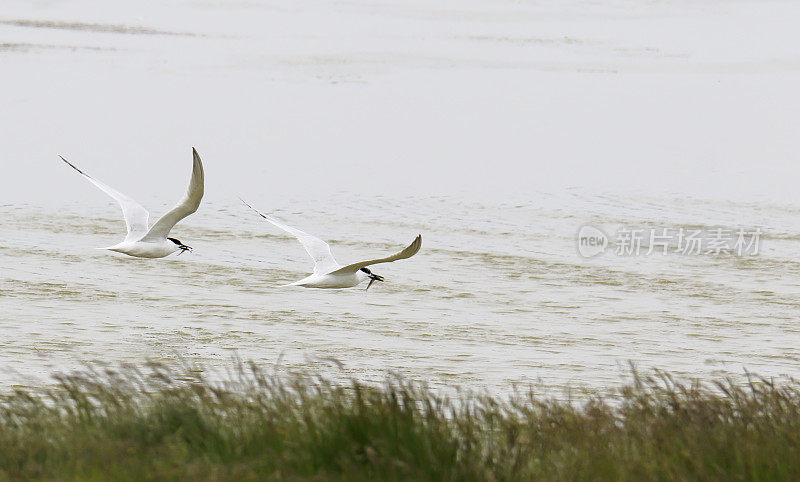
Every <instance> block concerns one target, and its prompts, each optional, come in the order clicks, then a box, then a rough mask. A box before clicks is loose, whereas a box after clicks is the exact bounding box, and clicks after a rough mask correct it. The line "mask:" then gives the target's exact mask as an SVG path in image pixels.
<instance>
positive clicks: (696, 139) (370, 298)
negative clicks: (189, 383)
mask: <svg viewBox="0 0 800 482" xmlns="http://www.w3.org/2000/svg"><path fill="white" fill-rule="evenodd" d="M759 5H760V4H757V3H755V2H753V3H750V2H673V3H669V4H654V3H651V2H644V1H641V2H639V1H631V2H623V1H619V2H610V3H604V4H598V3H594V2H568V3H564V2H552V3H548V2H489V1H477V0H475V1H470V2H458V3H446V2H441V3H436V2H434V3H426V2H421V1H419V2H388V1H386V2H364V3H360V2H323V1H316V2H311V1H307V2H292V3H286V2H277V1H264V2H220V3H215V2H200V1H189V0H187V1H177V0H175V1H170V2H139V3H137V5H135V6H131V5H127V6H124V7H123V6H119V5H117V6H113V5H108V4H106V3H95V2H91V1H88V0H84V1H77V0H76V1H60V2H38V3H37V2H33V3H31V2H27V1H21V0H20V1H9V2H5V3H4V4H3V5H2V6H0V74H2V76H0V79H1V80H0V82H1V83H2V84H0V85H2V87H3V92H4V95H3V96H2V97H1V98H0V107H2V112H3V114H2V116H0V132H2V137H1V139H2V145H0V167H2V171H3V172H2V178H0V220H2V221H1V222H0V241H1V242H0V337H1V338H0V342H1V343H2V346H3V349H2V352H0V353H2V354H1V355H0V367H3V373H4V375H2V376H0V384H3V385H7V384H12V383H28V382H29V380H30V377H32V376H37V377H42V376H46V375H47V374H48V373H50V372H52V371H53V370H64V369H68V368H70V367H73V366H75V365H76V364H77V363H79V362H80V361H81V360H94V359H99V360H103V361H107V362H117V361H141V360H142V359H143V358H144V357H154V358H174V357H184V358H189V359H196V360H198V361H202V362H205V363H208V364H210V365H212V366H213V365H215V364H217V363H222V362H225V361H227V360H228V359H229V358H230V357H231V356H232V355H234V354H238V356H240V357H242V358H245V359H254V360H257V361H264V362H274V361H276V360H277V359H278V358H279V357H281V356H282V357H283V358H282V360H283V363H285V364H286V365H288V366H292V367H311V368H315V367H320V366H328V365H329V363H328V362H326V361H324V360H325V359H326V358H335V359H338V360H340V361H341V362H342V363H343V364H344V366H345V370H346V372H347V373H349V374H352V375H355V376H357V377H359V378H362V379H365V380H370V381H374V380H379V379H381V378H382V377H383V376H384V374H385V373H386V372H387V371H396V372H400V373H402V374H404V375H407V376H409V377H411V378H414V379H424V380H429V381H432V382H434V383H443V382H444V383H449V384H458V385H466V386H469V387H475V388H479V387H488V388H490V389H492V390H507V389H508V388H509V387H510V385H511V384H512V383H515V382H528V381H535V380H538V379H542V380H544V381H545V382H546V383H548V384H553V385H556V386H562V385H565V384H572V385H585V386H590V387H596V386H604V385H606V384H608V383H609V382H613V381H616V380H617V379H618V378H619V376H620V374H621V373H622V372H624V370H625V364H626V363H627V361H629V360H631V361H635V362H637V363H639V364H640V365H641V366H643V367H659V368H662V369H666V370H670V371H674V372H678V373H683V374H690V375H696V376H703V377H705V376H710V375H718V374H741V373H742V371H743V369H744V368H746V369H749V370H751V371H755V372H757V373H761V374H763V375H789V376H798V375H800V369H798V365H797V361H798V356H800V348H798V346H800V326H799V325H798V322H797V320H798V316H797V315H798V313H800V304H799V303H800V302H798V301H797V296H796V294H797V293H798V279H800V263H798V261H797V259H798V257H797V254H796V253H797V252H798V247H800V208H798V207H797V206H800V194H798V193H797V191H796V189H795V184H796V179H798V177H799V176H798V175H800V168H798V163H797V161H798V152H800V149H798V147H800V146H798V142H797V140H796V136H795V132H794V131H795V130H796V128H795V122H794V120H795V117H796V113H797V112H800V98H798V95H797V89H796V86H797V85H800V84H798V81H799V80H800V75H799V74H798V70H799V69H800V54H798V52H797V49H796V45H799V44H800V43H798V42H797V40H800V39H798V37H800V34H798V33H797V32H796V29H795V28H794V26H793V24H792V22H791V21H790V19H791V18H797V17H796V15H797V13H798V10H800V7H798V6H796V5H795V4H793V3H791V2H773V3H771V4H770V6H771V9H769V10H765V9H760V7H759ZM742 29H746V30H747V31H748V32H750V33H751V35H749V36H748V37H747V39H748V40H746V41H745V40H743V38H740V35H739V34H738V33H737V32H741V31H742ZM192 145H194V146H196V147H197V148H198V150H199V152H200V154H201V155H202V156H203V159H204V162H205V165H206V174H207V195H206V199H205V201H204V204H203V206H202V207H201V210H200V211H199V212H198V213H197V214H196V215H194V216H192V217H190V218H188V219H187V220H185V221H184V222H183V223H181V224H179V225H178V226H177V227H176V229H175V231H174V232H173V234H174V235H175V236H176V237H178V238H180V239H181V240H182V241H184V242H186V243H187V244H189V245H191V246H193V247H194V248H195V252H194V254H191V255H183V256H181V257H177V258H176V257H170V258H167V259H163V260H136V259H133V258H128V257H125V256H122V255H116V254H115V253H109V252H104V251H98V250H95V249H93V248H95V247H100V246H108V245H111V244H114V243H115V242H117V241H118V240H119V239H120V238H121V233H122V230H123V229H124V224H123V223H122V220H121V218H120V216H119V214H118V211H117V208H116V206H115V205H114V204H113V203H112V202H111V201H110V199H108V198H107V197H105V195H104V194H103V193H102V192H100V191H98V190H97V189H96V188H95V187H93V186H92V185H90V184H89V183H87V182H86V181H85V180H83V179H81V178H80V176H78V175H77V174H75V173H74V172H73V171H72V170H71V169H69V168H68V167H66V166H64V165H63V164H62V163H61V162H60V161H59V160H58V157H57V155H58V154H64V155H65V156H67V157H69V158H70V159H72V160H73V161H74V162H75V163H77V164H78V165H79V166H80V167H82V168H84V169H85V170H86V171H87V172H89V173H90V174H92V175H94V176H95V177H97V178H99V179H101V180H103V181H105V182H107V183H109V184H111V185H112V186H115V187H116V188H118V189H120V190H121V191H123V192H125V193H127V194H129V195H131V196H133V197H135V198H137V199H138V200H139V201H140V202H141V203H142V204H143V205H145V206H146V207H148V208H149V209H150V210H151V213H152V216H158V215H160V214H161V213H163V212H164V210H165V209H167V208H168V207H169V205H170V204H171V203H172V202H173V201H174V200H176V199H177V197H178V196H179V195H180V192H181V190H182V189H183V188H184V186H185V183H186V182H187V179H188V174H189V166H190V159H191V155H190V153H191V150H190V147H191V146H192ZM153 170H156V171H157V172H158V173H159V174H158V176H156V177H153V176H152V175H151V171H153ZM237 195H242V196H244V197H246V198H247V199H248V200H250V201H251V202H253V203H254V204H255V205H257V206H258V207H259V208H261V209H263V210H267V211H270V212H273V213H274V214H275V215H277V216H279V217H281V218H282V219H283V220H285V221H286V222H287V223H289V224H292V225H295V226H297V227H299V228H301V229H305V230H307V231H309V232H312V233H314V234H317V235H319V236H320V237H322V238H324V239H326V240H329V241H331V244H332V246H333V250H334V254H336V256H337V258H338V259H339V261H341V262H347V261H353V260H357V259H360V258H361V257H362V256H372V255H380V254H383V253H387V252H393V251H394V250H395V249H397V248H399V247H401V246H403V245H405V244H407V243H408V242H410V241H411V240H412V239H413V237H414V236H415V235H416V234H417V233H422V234H423V238H424V243H423V250H422V251H421V252H420V254H419V255H417V256H415V257H414V258H412V259H409V260H405V261H401V262H397V263H392V264H388V265H382V266H376V267H375V270H374V271H375V272H377V273H379V274H382V275H384V276H386V278H387V280H388V282H387V283H384V284H378V285H374V286H373V288H372V289H370V291H369V292H366V293H365V292H364V291H363V289H351V290H337V291H315V290H303V289H291V288H281V287H279V286H278V285H281V284H284V283H286V282H290V281H293V280H296V279H299V278H300V277H303V276H305V275H306V274H307V273H308V271H309V270H310V268H311V263H310V260H308V259H307V257H306V254H305V252H304V251H303V250H302V248H301V247H300V245H299V244H298V243H297V242H296V241H295V240H294V239H292V238H288V237H286V236H284V234H283V233H282V232H280V231H278V230H277V229H276V228H274V227H272V226H270V225H268V224H267V223H264V222H262V221H261V220H259V219H258V218H257V217H256V216H254V215H253V214H252V213H251V212H249V211H247V210H246V208H244V207H243V206H241V205H240V204H239V203H238V201H237V200H236V197H237ZM584 224H593V225H597V226H601V227H603V228H604V229H606V230H607V231H608V232H613V231H614V230H615V229H616V228H617V227H620V226H628V227H653V228H662V227H668V228H678V227H687V228H705V229H713V228H715V227H718V226H725V227H731V228H738V227H746V228H756V227H758V228H760V229H762V230H763V232H764V234H763V236H762V239H761V252H760V253H759V254H758V255H757V256H755V257H745V258H739V257H734V256H713V255H700V256H694V255H692V256H681V255H674V254H673V255H668V256H657V255H656V256H649V257H646V256H638V257H618V256H615V255H614V254H612V253H607V254H606V255H603V256H602V257H600V258H595V259H584V258H582V257H581V256H579V255H578V253H577V250H576V247H575V235H576V233H577V231H578V229H579V228H580V227H581V226H582V225H584Z"/></svg>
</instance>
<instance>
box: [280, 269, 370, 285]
mask: <svg viewBox="0 0 800 482" xmlns="http://www.w3.org/2000/svg"><path fill="white" fill-rule="evenodd" d="M368 279H370V277H369V275H368V274H367V273H364V272H363V271H356V272H355V273H339V274H333V273H325V274H312V275H310V276H306V277H305V278H303V279H301V280H299V281H295V282H294V283H289V284H288V285H287V286H302V287H303V288H352V287H353V286H357V285H358V284H359V283H361V282H362V281H366V280H368Z"/></svg>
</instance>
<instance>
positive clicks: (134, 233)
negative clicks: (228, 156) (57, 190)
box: [61, 149, 204, 258]
mask: <svg viewBox="0 0 800 482" xmlns="http://www.w3.org/2000/svg"><path fill="white" fill-rule="evenodd" d="M192 154H193V157H194V159H193V161H192V162H193V165H192V179H191V181H189V187H188V189H187V190H186V194H185V195H184V196H183V199H181V200H180V202H178V204H177V205H176V206H175V207H174V208H172V209H171V210H169V211H168V212H167V213H166V214H164V215H163V216H161V218H160V219H159V220H158V221H156V223H155V224H153V226H152V227H148V221H149V218H150V213H148V212H147V210H146V209H145V208H143V207H142V206H141V205H140V204H139V203H137V202H136V201H134V200H133V199H132V198H130V197H128V196H126V195H125V194H122V193H121V192H119V191H117V190H116V189H114V188H112V187H110V186H108V185H106V184H104V183H102V182H100V181H98V180H97V179H95V178H93V177H91V176H89V175H88V174H86V173H85V172H83V171H81V170H80V169H78V168H77V167H75V166H74V165H73V164H72V163H71V162H69V161H68V160H66V159H64V158H63V157H62V158H61V159H62V160H63V161H64V162H66V163H67V164H69V165H70V167H72V168H73V169H75V170H76V171H78V172H79V173H80V174H81V175H82V176H83V177H85V178H86V179H88V180H89V181H90V182H91V183H92V184H94V185H95V186H97V187H98V188H100V190H102V191H103V192H105V193H106V194H108V195H109V196H111V197H112V198H114V200H116V201H117V202H118V203H119V205H120V207H121V208H122V215H123V216H124V217H125V225H126V227H127V228H128V234H127V235H126V236H125V240H123V241H122V242H121V243H117V244H115V245H114V246H109V247H108V248H100V249H108V250H110V251H116V252H118V253H124V254H127V255H128V256H135V257H137V258H163V257H164V256H169V255H170V254H172V253H174V252H176V251H178V250H181V252H183V251H189V250H191V248H189V247H188V246H186V245H184V244H183V243H181V242H180V241H178V240H177V239H174V238H169V237H167V236H169V232H170V230H172V228H173V227H174V226H175V224H177V223H178V221H180V220H181V219H183V218H185V217H186V216H188V215H190V214H192V213H194V212H195V211H197V208H198V207H199V206H200V201H201V200H202V199H203V191H204V176H203V163H202V162H201V161H200V156H199V155H198V154H197V151H196V150H194V149H192Z"/></svg>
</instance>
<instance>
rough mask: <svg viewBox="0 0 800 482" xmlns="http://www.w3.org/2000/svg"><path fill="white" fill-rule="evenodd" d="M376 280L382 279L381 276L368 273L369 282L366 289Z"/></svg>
mask: <svg viewBox="0 0 800 482" xmlns="http://www.w3.org/2000/svg"><path fill="white" fill-rule="evenodd" d="M376 281H384V279H383V276H380V275H377V274H372V273H370V275H369V284H368V285H367V290H368V289H369V287H370V286H372V283H374V282H376ZM364 291H366V290H364Z"/></svg>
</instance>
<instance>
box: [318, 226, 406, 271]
mask: <svg viewBox="0 0 800 482" xmlns="http://www.w3.org/2000/svg"><path fill="white" fill-rule="evenodd" d="M421 247H422V235H421V234H419V235H417V237H416V238H414V241H412V242H411V244H409V245H408V246H407V247H406V249H404V250H402V251H400V252H399V253H395V254H393V255H391V256H387V257H385V258H379V259H372V260H369V261H361V262H358V263H353V264H348V265H347V266H345V267H343V268H339V269H337V270H336V271H334V272H332V273H331V274H348V273H355V272H356V271H358V270H360V269H361V268H364V267H366V266H369V265H372V264H378V263H390V262H392V261H397V260H398V259H406V258H410V257H412V256H414V255H415V254H417V252H418V251H419V248H421Z"/></svg>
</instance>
